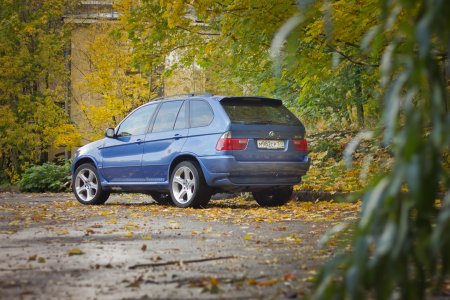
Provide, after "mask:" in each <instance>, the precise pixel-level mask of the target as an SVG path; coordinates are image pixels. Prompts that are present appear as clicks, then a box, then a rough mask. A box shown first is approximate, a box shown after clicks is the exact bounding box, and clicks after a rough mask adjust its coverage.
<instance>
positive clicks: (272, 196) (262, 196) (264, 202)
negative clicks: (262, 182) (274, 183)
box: [252, 186, 293, 206]
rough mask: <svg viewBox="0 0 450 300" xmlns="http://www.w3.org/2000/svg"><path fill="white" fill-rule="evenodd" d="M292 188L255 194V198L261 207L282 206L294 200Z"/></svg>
mask: <svg viewBox="0 0 450 300" xmlns="http://www.w3.org/2000/svg"><path fill="white" fill-rule="evenodd" d="M292 191H293V188H292V186H290V187H285V188H280V189H272V190H263V191H257V192H253V193H252V194H253V198H255V200H256V202H257V203H258V204H259V205H260V206H281V205H284V204H286V203H288V202H289V200H291V198H292Z"/></svg>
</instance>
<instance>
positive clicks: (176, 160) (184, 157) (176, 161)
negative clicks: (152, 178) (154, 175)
mask: <svg viewBox="0 0 450 300" xmlns="http://www.w3.org/2000/svg"><path fill="white" fill-rule="evenodd" d="M182 161H192V162H195V163H197V164H198V165H199V166H200V168H201V169H202V172H203V167H202V165H201V163H200V161H199V160H198V158H197V157H196V156H195V155H193V154H181V155H178V156H177V157H175V158H174V159H173V160H172V162H171V163H170V166H169V173H167V175H168V178H169V180H170V176H171V175H172V172H173V170H174V169H175V167H176V166H177V165H178V164H179V163H180V162H182Z"/></svg>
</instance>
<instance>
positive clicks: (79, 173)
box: [72, 164, 110, 205]
mask: <svg viewBox="0 0 450 300" xmlns="http://www.w3.org/2000/svg"><path fill="white" fill-rule="evenodd" d="M86 187H87V188H86ZM72 191H73V194H74V195H75V197H76V198H77V200H78V201H79V202H80V203H82V204H86V205H99V204H103V203H105V202H106V200H108V197H109V194H110V193H109V192H107V191H104V190H103V189H102V186H101V184H100V181H99V176H98V172H97V169H96V168H95V167H94V166H93V165H92V164H82V165H81V166H79V167H78V168H77V169H76V170H75V173H74V176H73V178H72Z"/></svg>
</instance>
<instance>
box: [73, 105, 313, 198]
mask: <svg viewBox="0 0 450 300" xmlns="http://www.w3.org/2000/svg"><path fill="white" fill-rule="evenodd" d="M223 99H230V97H222V96H212V97H189V98H185V99H181V100H184V101H191V100H202V101H205V102H207V103H208V104H209V105H210V107H211V109H212V111H213V114H214V116H213V119H212V121H211V123H210V124H209V125H207V126H202V127H195V128H191V127H190V124H189V115H190V111H189V109H190V108H189V105H188V103H187V102H185V103H186V107H187V108H186V110H187V111H186V120H187V121H186V122H187V123H186V128H182V129H176V130H169V131H165V132H152V126H153V122H154V121H155V118H156V115H157V112H158V110H159V109H160V107H161V105H160V103H164V102H166V101H180V99H179V98H178V99H167V100H161V101H153V102H151V103H153V104H157V105H159V107H158V109H157V111H156V113H155V114H154V115H153V117H152V118H151V120H150V122H149V129H148V132H147V133H146V134H144V135H136V136H129V137H116V138H104V139H101V140H99V141H96V142H93V143H91V144H88V145H85V146H83V147H81V148H80V149H79V150H78V151H77V152H76V155H75V159H74V163H73V169H72V172H74V171H75V168H76V167H77V166H78V165H79V164H80V162H83V161H86V160H87V159H89V160H90V161H92V162H93V163H94V164H95V165H96V167H97V168H98V169H99V176H100V182H101V185H102V187H103V188H105V189H112V190H114V189H116V188H118V189H119V190H130V191H161V192H166V191H167V190H168V189H169V177H170V170H171V167H173V166H174V162H176V161H179V160H178V158H179V157H181V156H183V157H186V156H189V157H191V158H192V160H195V161H197V163H198V164H199V166H200V168H201V170H202V172H203V175H204V178H205V181H206V183H207V184H208V185H209V186H210V187H211V188H213V189H214V190H217V191H239V190H256V189H261V188H269V187H274V186H288V185H295V184H298V183H299V182H300V181H301V177H302V176H303V175H304V174H305V173H306V172H307V170H308V169H309V166H310V159H309V158H308V156H307V152H305V151H298V150H295V149H294V147H293V144H292V139H302V138H304V136H305V129H304V127H303V125H302V124H301V123H300V125H299V126H286V125H274V124H270V125H261V124H252V125H248V124H246V125H243V124H235V123H232V122H231V120H230V118H229V116H228V114H227V112H226V111H225V109H224V108H223V107H222V105H221V100H223ZM261 99H263V100H262V101H265V100H264V99H266V98H261ZM269 100H270V99H269ZM274 101H279V100H274ZM180 111H181V109H180ZM119 126H120V124H119ZM119 126H118V127H117V128H116V132H117V129H118V128H119ZM225 132H231V134H232V136H233V137H236V138H240V137H243V138H248V146H247V149H246V150H233V151H218V150H217V149H216V146H217V142H218V141H219V139H220V138H221V136H222V135H223V134H224V133H225ZM258 139H271V140H273V139H275V140H283V141H284V145H285V147H284V149H279V150H265V149H258V147H257V140H258Z"/></svg>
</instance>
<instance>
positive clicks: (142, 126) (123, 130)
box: [117, 104, 157, 136]
mask: <svg viewBox="0 0 450 300" xmlns="http://www.w3.org/2000/svg"><path fill="white" fill-rule="evenodd" d="M156 107H157V105H156V104H151V105H146V106H143V107H141V108H139V109H138V110H136V111H134V112H133V113H132V114H130V115H129V116H128V117H127V118H126V119H125V121H123V122H122V124H120V127H119V130H118V132H117V135H118V136H130V135H140V134H144V133H145V132H146V131H147V126H148V121H149V120H150V118H151V117H152V116H153V114H154V113H155V110H156Z"/></svg>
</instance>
